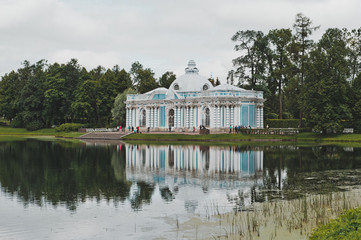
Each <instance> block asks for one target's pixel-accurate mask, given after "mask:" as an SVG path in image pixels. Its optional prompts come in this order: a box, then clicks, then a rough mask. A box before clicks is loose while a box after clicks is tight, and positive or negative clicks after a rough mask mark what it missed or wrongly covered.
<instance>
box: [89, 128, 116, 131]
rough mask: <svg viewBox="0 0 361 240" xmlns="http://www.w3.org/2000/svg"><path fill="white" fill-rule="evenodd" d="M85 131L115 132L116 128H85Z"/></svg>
mask: <svg viewBox="0 0 361 240" xmlns="http://www.w3.org/2000/svg"><path fill="white" fill-rule="evenodd" d="M85 131H86V132H117V131H118V129H116V128H86V129H85Z"/></svg>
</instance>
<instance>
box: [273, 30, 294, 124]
mask: <svg viewBox="0 0 361 240" xmlns="http://www.w3.org/2000/svg"><path fill="white" fill-rule="evenodd" d="M268 38H269V39H270V42H271V43H272V44H273V46H274V50H273V60H274V68H273V71H272V72H271V75H272V76H273V79H275V81H276V82H277V86H278V99H279V117H280V119H282V111H283V108H282V107H283V104H282V102H283V94H282V93H283V87H284V86H285V84H287V83H288V79H289V76H290V75H291V68H292V65H291V62H290V60H289V57H288V51H287V48H288V46H289V44H290V43H291V39H292V32H291V30H290V29H275V30H271V31H270V32H269V33H268Z"/></svg>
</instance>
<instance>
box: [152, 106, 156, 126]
mask: <svg viewBox="0 0 361 240" xmlns="http://www.w3.org/2000/svg"><path fill="white" fill-rule="evenodd" d="M154 122H155V118H154V107H152V128H154V127H155V125H154Z"/></svg>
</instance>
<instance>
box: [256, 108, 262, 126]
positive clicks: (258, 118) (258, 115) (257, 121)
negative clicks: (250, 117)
mask: <svg viewBox="0 0 361 240" xmlns="http://www.w3.org/2000/svg"><path fill="white" fill-rule="evenodd" d="M260 113H261V109H260V107H259V106H257V105H256V127H257V128H259V127H260V126H261V121H260V120H261V119H260V115H261V114H260Z"/></svg>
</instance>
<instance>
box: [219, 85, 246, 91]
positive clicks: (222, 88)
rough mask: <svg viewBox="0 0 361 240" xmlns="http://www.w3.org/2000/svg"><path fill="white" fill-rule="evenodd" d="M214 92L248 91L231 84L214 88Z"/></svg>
mask: <svg viewBox="0 0 361 240" xmlns="http://www.w3.org/2000/svg"><path fill="white" fill-rule="evenodd" d="M212 91H247V90H246V89H243V88H239V87H236V86H233V85H229V84H221V85H218V86H216V87H214V88H213V89H212Z"/></svg>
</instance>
